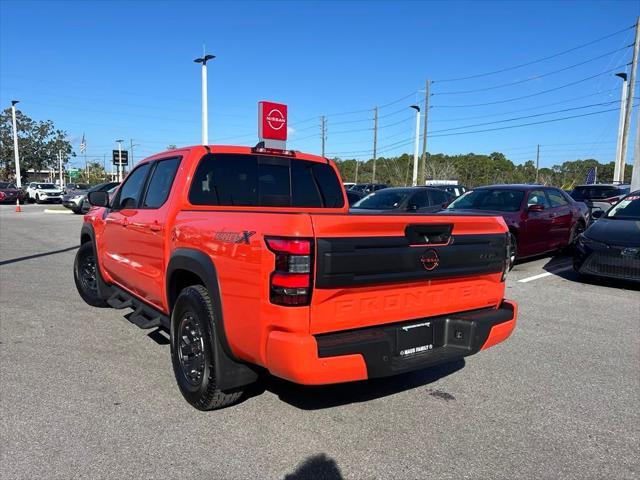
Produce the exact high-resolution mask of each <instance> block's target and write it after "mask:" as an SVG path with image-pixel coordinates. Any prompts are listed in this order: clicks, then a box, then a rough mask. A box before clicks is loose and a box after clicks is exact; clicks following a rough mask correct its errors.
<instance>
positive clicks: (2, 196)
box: [0, 192, 6, 200]
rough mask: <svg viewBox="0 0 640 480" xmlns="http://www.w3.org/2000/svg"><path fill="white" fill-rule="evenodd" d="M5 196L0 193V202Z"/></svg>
mask: <svg viewBox="0 0 640 480" xmlns="http://www.w3.org/2000/svg"><path fill="white" fill-rule="evenodd" d="M5 196H6V195H5V194H4V192H0V200H4V197H5Z"/></svg>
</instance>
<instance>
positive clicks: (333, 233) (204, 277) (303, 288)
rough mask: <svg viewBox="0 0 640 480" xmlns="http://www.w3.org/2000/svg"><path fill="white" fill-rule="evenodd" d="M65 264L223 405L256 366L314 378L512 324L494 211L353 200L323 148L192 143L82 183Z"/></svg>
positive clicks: (488, 337) (303, 380)
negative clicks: (363, 209) (116, 179)
mask: <svg viewBox="0 0 640 480" xmlns="http://www.w3.org/2000/svg"><path fill="white" fill-rule="evenodd" d="M89 201H90V202H91V204H92V205H93V207H92V209H91V210H90V211H89V213H88V214H87V215H86V216H85V219H84V220H85V221H84V224H83V226H82V230H81V237H80V242H81V246H80V248H79V250H78V253H77V256H76V260H75V265H74V274H75V281H76V285H77V288H78V291H79V293H80V295H81V297H82V298H83V299H84V300H85V301H86V302H87V303H88V304H90V305H93V306H98V307H105V306H111V307H114V308H131V309H133V312H132V313H131V314H130V315H129V316H128V318H129V320H130V321H131V322H132V323H134V324H136V325H137V326H139V327H141V328H153V327H162V328H166V329H168V330H169V331H170V336H171V358H172V363H173V369H174V373H175V377H176V380H177V383H178V386H179V388H180V391H181V393H182V395H183V396H184V397H185V399H186V400H187V401H188V402H189V403H191V404H192V405H193V406H194V407H196V408H198V409H201V410H210V409H215V408H220V407H223V406H226V405H229V404H231V403H233V402H235V401H237V400H238V399H239V398H240V396H241V395H242V391H243V388H244V387H246V386H247V385H249V384H250V383H252V382H254V381H255V380H256V379H257V375H258V373H259V372H260V370H262V369H266V370H268V371H269V372H270V373H271V374H273V375H276V376H278V377H281V378H285V379H287V380H290V381H292V382H296V383H300V384H306V385H321V384H331V383H338V382H350V381H354V380H364V379H368V378H373V377H382V376H388V375H394V374H398V373H402V372H407V371H410V370H415V369H420V368H425V367H429V366H432V365H435V364H439V363H444V362H449V361H451V360H455V359H459V358H461V357H464V356H467V355H472V354H474V353H476V352H478V351H479V350H482V349H485V348H488V347H491V346H492V345H495V344H497V343H499V342H501V341H503V340H505V339H506V338H507V337H508V336H509V335H510V334H511V332H512V331H513V329H514V327H515V322H516V316H517V307H516V304H515V303H513V302H510V301H507V300H504V298H503V295H504V291H505V284H504V280H505V275H506V273H507V270H508V267H509V256H510V252H509V249H510V244H509V238H510V237H509V235H508V231H507V227H506V225H505V223H504V221H503V220H502V218H500V217H481V216H465V215H460V216H451V215H447V216H438V215H416V214H406V215H404V214H389V215H379V214H374V215H366V214H362V215H358V214H350V213H349V210H348V203H347V200H346V195H345V191H344V188H343V187H342V181H341V179H340V175H339V173H338V170H337V168H336V166H335V164H334V163H333V162H331V161H330V160H327V159H325V158H322V157H318V156H314V155H308V154H303V153H300V152H294V151H288V150H274V149H267V148H264V147H263V146H257V147H254V148H249V147H235V146H194V147H188V148H182V149H177V150H171V151H168V152H164V153H160V154H158V155H155V156H153V157H150V158H147V159H145V160H144V161H142V162H140V164H139V165H137V166H136V167H135V169H134V170H132V171H131V173H130V174H129V175H128V177H127V178H126V180H125V181H124V182H123V184H122V185H121V186H120V188H119V189H118V191H117V192H116V194H115V196H114V197H113V199H112V200H110V199H109V197H108V195H107V194H106V193H105V192H92V193H91V194H90V195H89Z"/></svg>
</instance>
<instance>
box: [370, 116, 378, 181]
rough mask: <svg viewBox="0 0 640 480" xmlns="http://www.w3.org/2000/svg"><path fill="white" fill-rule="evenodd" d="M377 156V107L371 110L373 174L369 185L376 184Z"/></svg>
mask: <svg viewBox="0 0 640 480" xmlns="http://www.w3.org/2000/svg"><path fill="white" fill-rule="evenodd" d="M377 156H378V107H375V108H374V109H373V173H372V174H371V183H376V157H377Z"/></svg>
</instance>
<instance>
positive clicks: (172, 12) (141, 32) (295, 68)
mask: <svg viewBox="0 0 640 480" xmlns="http://www.w3.org/2000/svg"><path fill="white" fill-rule="evenodd" d="M638 14H640V2H637V1H628V2H627V1H615V2H550V1H549V2H542V1H540V2H506V1H505V2H482V1H475V2H418V1H412V2H382V1H369V2H365V1H359V2H304V1H299V2H293V1H291V2H267V1H262V2H231V3H225V2H170V1H142V2H126V1H102V2H89V1H87V2H80V1H75V2H58V1H53V0H51V1H46V2H30V1H2V2H1V3H0V104H1V105H3V106H4V105H9V103H10V100H11V99H13V98H17V99H20V101H21V103H20V107H21V108H22V109H23V111H24V112H25V113H26V114H28V115H29V116H31V117H32V118H35V119H51V120H53V121H54V122H55V123H56V125H57V126H58V127H60V128H62V129H64V130H66V131H67V132H68V134H69V136H70V138H71V139H72V141H73V142H74V145H75V147H76V149H77V148H78V146H79V142H80V138H81V137H82V134H83V133H85V135H86V139H87V144H88V156H89V158H90V159H91V158H100V159H101V158H102V156H103V154H109V152H110V151H111V149H113V148H115V143H114V140H115V139H116V138H123V139H126V142H127V143H128V142H129V139H133V141H134V143H135V144H136V145H137V146H136V147H135V156H136V157H140V156H146V155H150V154H152V153H154V152H157V151H161V150H163V149H164V148H165V147H166V146H167V145H168V144H178V145H184V144H194V143H199V139H200V70H199V66H198V65H196V64H195V63H193V59H194V58H195V57H196V56H199V55H200V54H201V53H202V46H203V43H204V44H206V46H207V51H208V52H209V53H213V54H215V55H217V57H218V58H216V60H214V61H213V63H211V64H210V68H209V111H210V142H211V143H227V144H244V145H252V144H254V143H255V141H256V132H257V125H256V117H257V102H258V101H259V100H274V101H281V102H284V103H287V104H288V105H289V112H290V127H291V128H292V131H291V133H290V141H289V146H290V147H291V148H296V149H300V150H304V151H309V152H313V153H319V151H320V128H319V116H320V115H323V114H324V115H327V127H328V129H327V130H328V134H327V146H326V150H327V152H328V153H329V154H337V155H339V156H340V157H343V158H345V157H348V158H351V157H357V158H362V159H365V158H370V156H371V153H370V150H371V147H372V134H373V132H372V130H371V129H372V126H373V121H372V117H373V113H372V109H373V107H374V106H376V105H378V106H381V108H380V127H381V128H380V130H379V151H380V156H390V155H394V154H398V153H401V152H410V151H412V148H413V147H412V144H411V142H412V137H413V130H414V121H413V117H412V113H411V112H412V111H411V110H409V108H408V107H409V105H410V104H411V103H414V102H415V101H423V97H424V93H423V91H422V90H423V89H424V82H425V80H426V79H427V78H430V79H432V80H434V83H433V84H432V92H433V94H434V95H433V96H432V97H430V104H431V105H432V108H431V109H430V110H429V130H430V132H432V135H433V136H429V137H428V138H429V148H428V150H429V151H430V152H432V153H437V152H445V153H450V154H455V153H466V152H476V153H489V152H492V151H503V152H504V153H505V154H507V156H508V157H509V158H511V159H512V160H513V161H514V162H516V163H520V162H523V161H525V160H527V159H532V158H534V156H535V148H536V147H535V146H536V144H541V145H542V147H541V165H543V166H546V165H552V164H554V163H560V162H562V161H564V160H571V159H576V158H588V157H595V158H598V159H600V160H602V161H611V160H613V156H614V152H615V140H616V130H617V124H618V110H617V109H618V108H619V104H616V103H615V102H616V101H618V100H619V98H620V80H619V79H617V78H616V77H614V75H613V74H614V73H615V71H624V68H625V67H623V65H624V64H626V63H628V62H629V61H630V59H631V48H625V47H627V46H628V45H630V44H631V43H632V42H633V30H631V29H628V30H626V31H624V32H622V33H619V34H616V35H613V36H611V37H609V38H607V39H605V40H602V41H599V42H595V43H593V44H592V45H589V46H587V47H584V48H579V49H576V50H574V51H572V52H569V53H567V54H564V55H559V56H557V57H555V58H552V59H549V60H546V61H542V62H538V63H534V64H532V65H529V66H526V67H523V68H518V69H513V70H508V71H506V72H503V73H500V74H495V75H488V76H482V77H478V78H472V79H467V80H461V81H450V82H446V81H443V80H447V79H451V78H457V77H466V76H472V75H476V74H482V73H485V72H491V71H495V70H499V69H503V68H509V67H512V66H514V65H519V64H522V63H528V62H531V61H534V60H537V59H540V58H543V57H547V56H550V55H554V54H556V53H558V52H562V51H565V50H568V49H571V48H573V47H576V46H579V45H582V44H585V43H587V42H591V41H592V40H596V39H598V38H601V37H604V36H607V35H609V34H612V33H614V32H618V31H620V30H622V29H624V28H627V27H630V26H631V25H633V24H634V22H635V20H636V17H637V15H638ZM598 57H599V58H598ZM583 62H584V63H583ZM580 63H583V64H582V65H578V66H576V67H573V68H568V69H566V70H565V71H561V72H557V73H553V72H555V71H556V70H560V69H563V68H565V67H572V66H573V65H576V64H580ZM616 67H619V68H618V69H617V70H616ZM626 68H628V67H626ZM605 72H607V73H605ZM547 74H548V75H547ZM598 74H602V75H598ZM594 75H598V76H596V77H594V78H592V79H590V80H585V81H581V80H583V79H585V78H587V77H591V76H594ZM512 82H521V83H518V84H517V85H512V86H507V87H499V88H494V89H489V90H485V91H481V92H471V93H452V92H465V91H468V90H476V89H483V88H490V87H494V86H498V85H502V84H505V83H512ZM572 82H578V83H576V84H575V85H572V86H568V87H565V88H559V89H557V90H556V87H561V86H563V85H566V84H569V83H572ZM545 90H553V91H551V92H548V93H543V94H539V95H538V93H539V92H543V91H545ZM523 96H528V98H524V99H521V100H513V101H505V100H510V99H513V98H517V97H523ZM636 96H638V97H640V93H639V91H638V90H637V91H636ZM493 102H503V103H493ZM390 103H391V104H390ZM481 103H493V104H491V105H485V106H467V107H463V106H461V105H476V104H481ZM387 104H390V105H387ZM384 105H387V106H385V107H382V106H384ZM589 105H593V106H589ZM583 107H584V108H583ZM567 109H572V110H567ZM558 110H567V111H566V112H558V113H553V114H549V115H546V113H548V112H555V111H558ZM602 110H612V111H609V112H606V113H600V114H594V115H591V116H586V117H581V118H575V119H570V120H563V121H558V122H553V123H546V124H539V125H530V126H526V127H521V128H513V129H505V130H498V131H491V132H482V133H471V134H458V133H460V132H467V131H472V130H482V129H489V128H497V127H503V126H510V125H517V124H522V123H529V122H536V121H544V120H549V119H555V118H561V117H566V116H573V115H582V114H585V113H591V112H599V111H602ZM348 112H355V113H348ZM538 114H545V115H540V116H536V117H532V118H528V119H522V120H517V121H505V122H503V123H498V124H491V125H482V126H477V127H469V128H460V129H458V130H448V131H443V130H446V129H452V128H459V127H465V126H467V125H476V124H484V123H487V122H495V121H502V120H509V119H512V118H517V117H524V116H528V115H538ZM635 118H636V113H635V112H634V120H635ZM634 131H635V128H634V127H632V132H634ZM450 133H456V134H457V135H447V136H444V134H450ZM350 152H353V153H350ZM628 155H629V158H631V155H632V148H630V149H629V153H628ZM77 163H78V164H79V163H80V162H79V161H78V162H77Z"/></svg>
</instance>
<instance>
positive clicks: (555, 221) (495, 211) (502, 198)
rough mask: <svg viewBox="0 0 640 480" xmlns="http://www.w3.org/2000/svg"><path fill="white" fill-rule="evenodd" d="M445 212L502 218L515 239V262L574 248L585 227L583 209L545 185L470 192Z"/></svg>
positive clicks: (559, 191)
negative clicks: (572, 246)
mask: <svg viewBox="0 0 640 480" xmlns="http://www.w3.org/2000/svg"><path fill="white" fill-rule="evenodd" d="M446 212H451V213H455V214H464V213H469V214H476V215H477V214H481V215H496V216H502V218H504V221H505V222H506V223H507V226H508V227H509V231H510V232H511V235H512V244H513V246H514V248H513V249H512V259H513V260H514V261H515V260H516V258H525V257H531V256H534V255H540V254H543V253H548V252H553V251H556V250H558V249H562V248H565V247H567V246H569V245H573V244H574V243H575V241H576V239H577V238H578V235H579V234H580V233H582V232H583V231H584V229H585V227H586V219H585V217H584V213H583V211H582V208H581V205H580V204H579V203H578V202H576V201H575V200H573V199H572V198H571V197H570V196H569V195H568V194H567V193H565V192H564V191H562V190H560V189H559V188H554V187H544V186H542V185H492V186H487V187H480V188H476V189H475V190H472V191H470V192H467V193H466V194H464V195H463V196H461V197H460V198H458V199H456V200H454V201H453V202H452V203H451V205H449V207H448V208H447V210H446Z"/></svg>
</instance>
